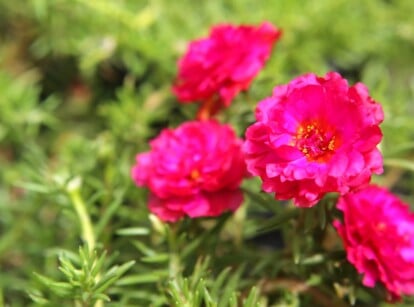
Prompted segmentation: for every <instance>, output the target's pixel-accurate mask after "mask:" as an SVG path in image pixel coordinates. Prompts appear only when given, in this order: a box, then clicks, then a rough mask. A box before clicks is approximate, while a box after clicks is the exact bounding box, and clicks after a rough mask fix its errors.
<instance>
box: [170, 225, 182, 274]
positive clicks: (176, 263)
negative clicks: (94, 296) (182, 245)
mask: <svg viewBox="0 0 414 307" xmlns="http://www.w3.org/2000/svg"><path fill="white" fill-rule="evenodd" d="M174 226H176V225H170V227H169V228H168V234H167V235H168V247H169V252H170V263H169V276H170V278H176V277H177V275H178V273H179V272H180V256H179V253H178V245H177V228H175V227H174Z"/></svg>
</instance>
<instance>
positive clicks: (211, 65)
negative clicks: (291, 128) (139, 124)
mask: <svg viewBox="0 0 414 307" xmlns="http://www.w3.org/2000/svg"><path fill="white" fill-rule="evenodd" d="M280 35H281V32H280V31H279V30H278V29H277V28H276V27H274V26H273V25H272V24H271V23H269V22H264V23H262V24H261V25H259V26H258V27H254V26H248V25H241V26H234V25H230V24H222V25H218V26H215V27H213V28H212V30H211V32H210V35H209V37H207V38H203V39H199V40H195V41H193V42H192V43H191V44H190V45H189V48H188V51H187V53H186V54H185V55H184V57H183V58H182V59H181V60H180V61H179V63H178V68H179V71H178V77H177V81H176V84H175V86H174V88H173V90H174V93H175V94H176V95H177V98H178V100H179V101H180V102H183V103H186V102H194V101H199V102H201V103H202V107H201V109H200V112H199V117H201V118H206V117H209V116H210V115H214V114H215V113H216V112H217V111H218V110H219V109H220V108H222V107H224V106H229V105H230V103H231V101H232V100H233V98H234V97H235V96H236V95H237V94H238V93H239V92H240V91H242V90H246V89H247V88H248V87H249V86H250V84H251V82H252V80H253V78H254V77H255V76H256V75H257V73H258V72H259V71H260V69H261V68H262V67H263V65H264V62H265V61H266V60H267V59H268V58H269V56H270V52H271V49H272V47H273V45H274V43H275V42H276V41H277V39H278V38H279V36H280Z"/></svg>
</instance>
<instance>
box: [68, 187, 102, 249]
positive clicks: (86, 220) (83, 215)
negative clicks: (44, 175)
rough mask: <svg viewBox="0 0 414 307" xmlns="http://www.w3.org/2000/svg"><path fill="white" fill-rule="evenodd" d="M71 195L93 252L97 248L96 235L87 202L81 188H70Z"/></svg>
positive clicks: (87, 242)
mask: <svg viewBox="0 0 414 307" xmlns="http://www.w3.org/2000/svg"><path fill="white" fill-rule="evenodd" d="M68 193H69V197H70V199H71V201H72V204H73V207H74V208H75V211H76V213H77V215H78V217H79V221H80V224H81V229H82V238H83V240H84V241H85V242H86V244H88V249H89V251H90V252H92V251H93V250H94V248H95V235H94V231H93V227H92V223H91V219H90V217H89V214H88V211H87V210H86V204H85V202H84V200H83V199H82V197H81V195H80V191H79V188H75V189H68Z"/></svg>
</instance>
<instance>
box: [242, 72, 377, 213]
mask: <svg viewBox="0 0 414 307" xmlns="http://www.w3.org/2000/svg"><path fill="white" fill-rule="evenodd" d="M256 119H257V122H256V123H254V124H253V125H252V126H250V127H249V128H248V129H247V131H246V142H245V144H244V147H243V150H244V152H245V156H246V163H247V168H248V170H249V171H250V172H251V173H252V174H253V175H257V176H260V177H261V179H262V180H263V185H262V187H263V190H264V191H266V192H269V193H270V192H275V198H276V199H290V198H293V199H294V201H295V204H296V205H297V206H300V207H310V206H313V205H315V204H316V203H317V202H318V201H319V200H320V199H321V198H322V197H323V196H324V195H325V194H326V193H328V192H339V193H341V194H344V193H347V192H348V191H350V189H352V188H355V187H359V186H361V185H363V184H367V183H368V182H369V181H370V178H371V175H372V173H375V174H380V173H381V172H382V157H381V154H380V152H379V150H378V149H377V147H376V146H377V144H378V143H379V142H380V141H381V138H382V134H381V130H380V128H379V127H378V125H379V124H380V123H381V122H382V120H383V111H382V108H381V106H380V105H379V104H378V103H376V102H375V101H374V100H372V99H371V98H370V97H369V95H368V90H367V89H366V87H365V86H364V85H363V84H361V83H357V84H355V85H354V86H351V87H349V86H348V83H347V81H346V80H345V79H343V78H342V77H341V76H340V75H339V74H337V73H334V72H331V73H328V74H327V75H326V76H325V77H318V76H316V75H314V74H306V75H303V76H301V77H298V78H296V79H294V80H293V81H291V82H290V83H289V84H288V85H282V86H277V87H275V88H274V90H273V96H271V97H269V98H266V99H264V100H263V101H261V102H260V103H259V104H258V106H257V109H256Z"/></svg>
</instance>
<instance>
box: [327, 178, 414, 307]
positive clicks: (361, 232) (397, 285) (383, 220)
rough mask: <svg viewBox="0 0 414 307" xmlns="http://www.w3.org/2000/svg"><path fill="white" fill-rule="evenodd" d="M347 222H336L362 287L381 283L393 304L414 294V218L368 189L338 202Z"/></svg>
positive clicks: (380, 192)
mask: <svg viewBox="0 0 414 307" xmlns="http://www.w3.org/2000/svg"><path fill="white" fill-rule="evenodd" d="M337 207H338V209H339V210H341V211H342V212H343V216H344V221H343V223H341V222H339V221H335V222H334V226H335V228H336V229H337V231H338V233H339V235H340V236H341V237H342V240H343V242H344V245H345V250H346V253H347V258H348V261H349V262H351V263H352V264H353V265H354V266H355V267H356V269H357V270H358V272H359V273H362V274H364V277H363V281H362V283H363V284H364V285H365V286H367V287H374V285H375V283H376V282H377V281H379V282H381V283H382V284H383V285H384V286H385V288H386V289H387V290H388V292H389V296H390V300H397V299H399V298H400V296H401V295H402V294H407V295H410V294H414V214H413V213H410V211H409V207H408V205H407V204H405V203H403V202H402V201H401V200H399V199H398V198H397V197H396V196H394V195H393V194H391V193H390V192H388V191H387V190H386V189H384V188H380V187H378V186H374V185H371V186H368V187H366V188H364V189H361V190H358V191H355V192H351V193H349V194H347V195H345V196H342V197H341V198H340V199H339V202H338V205H337Z"/></svg>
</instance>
